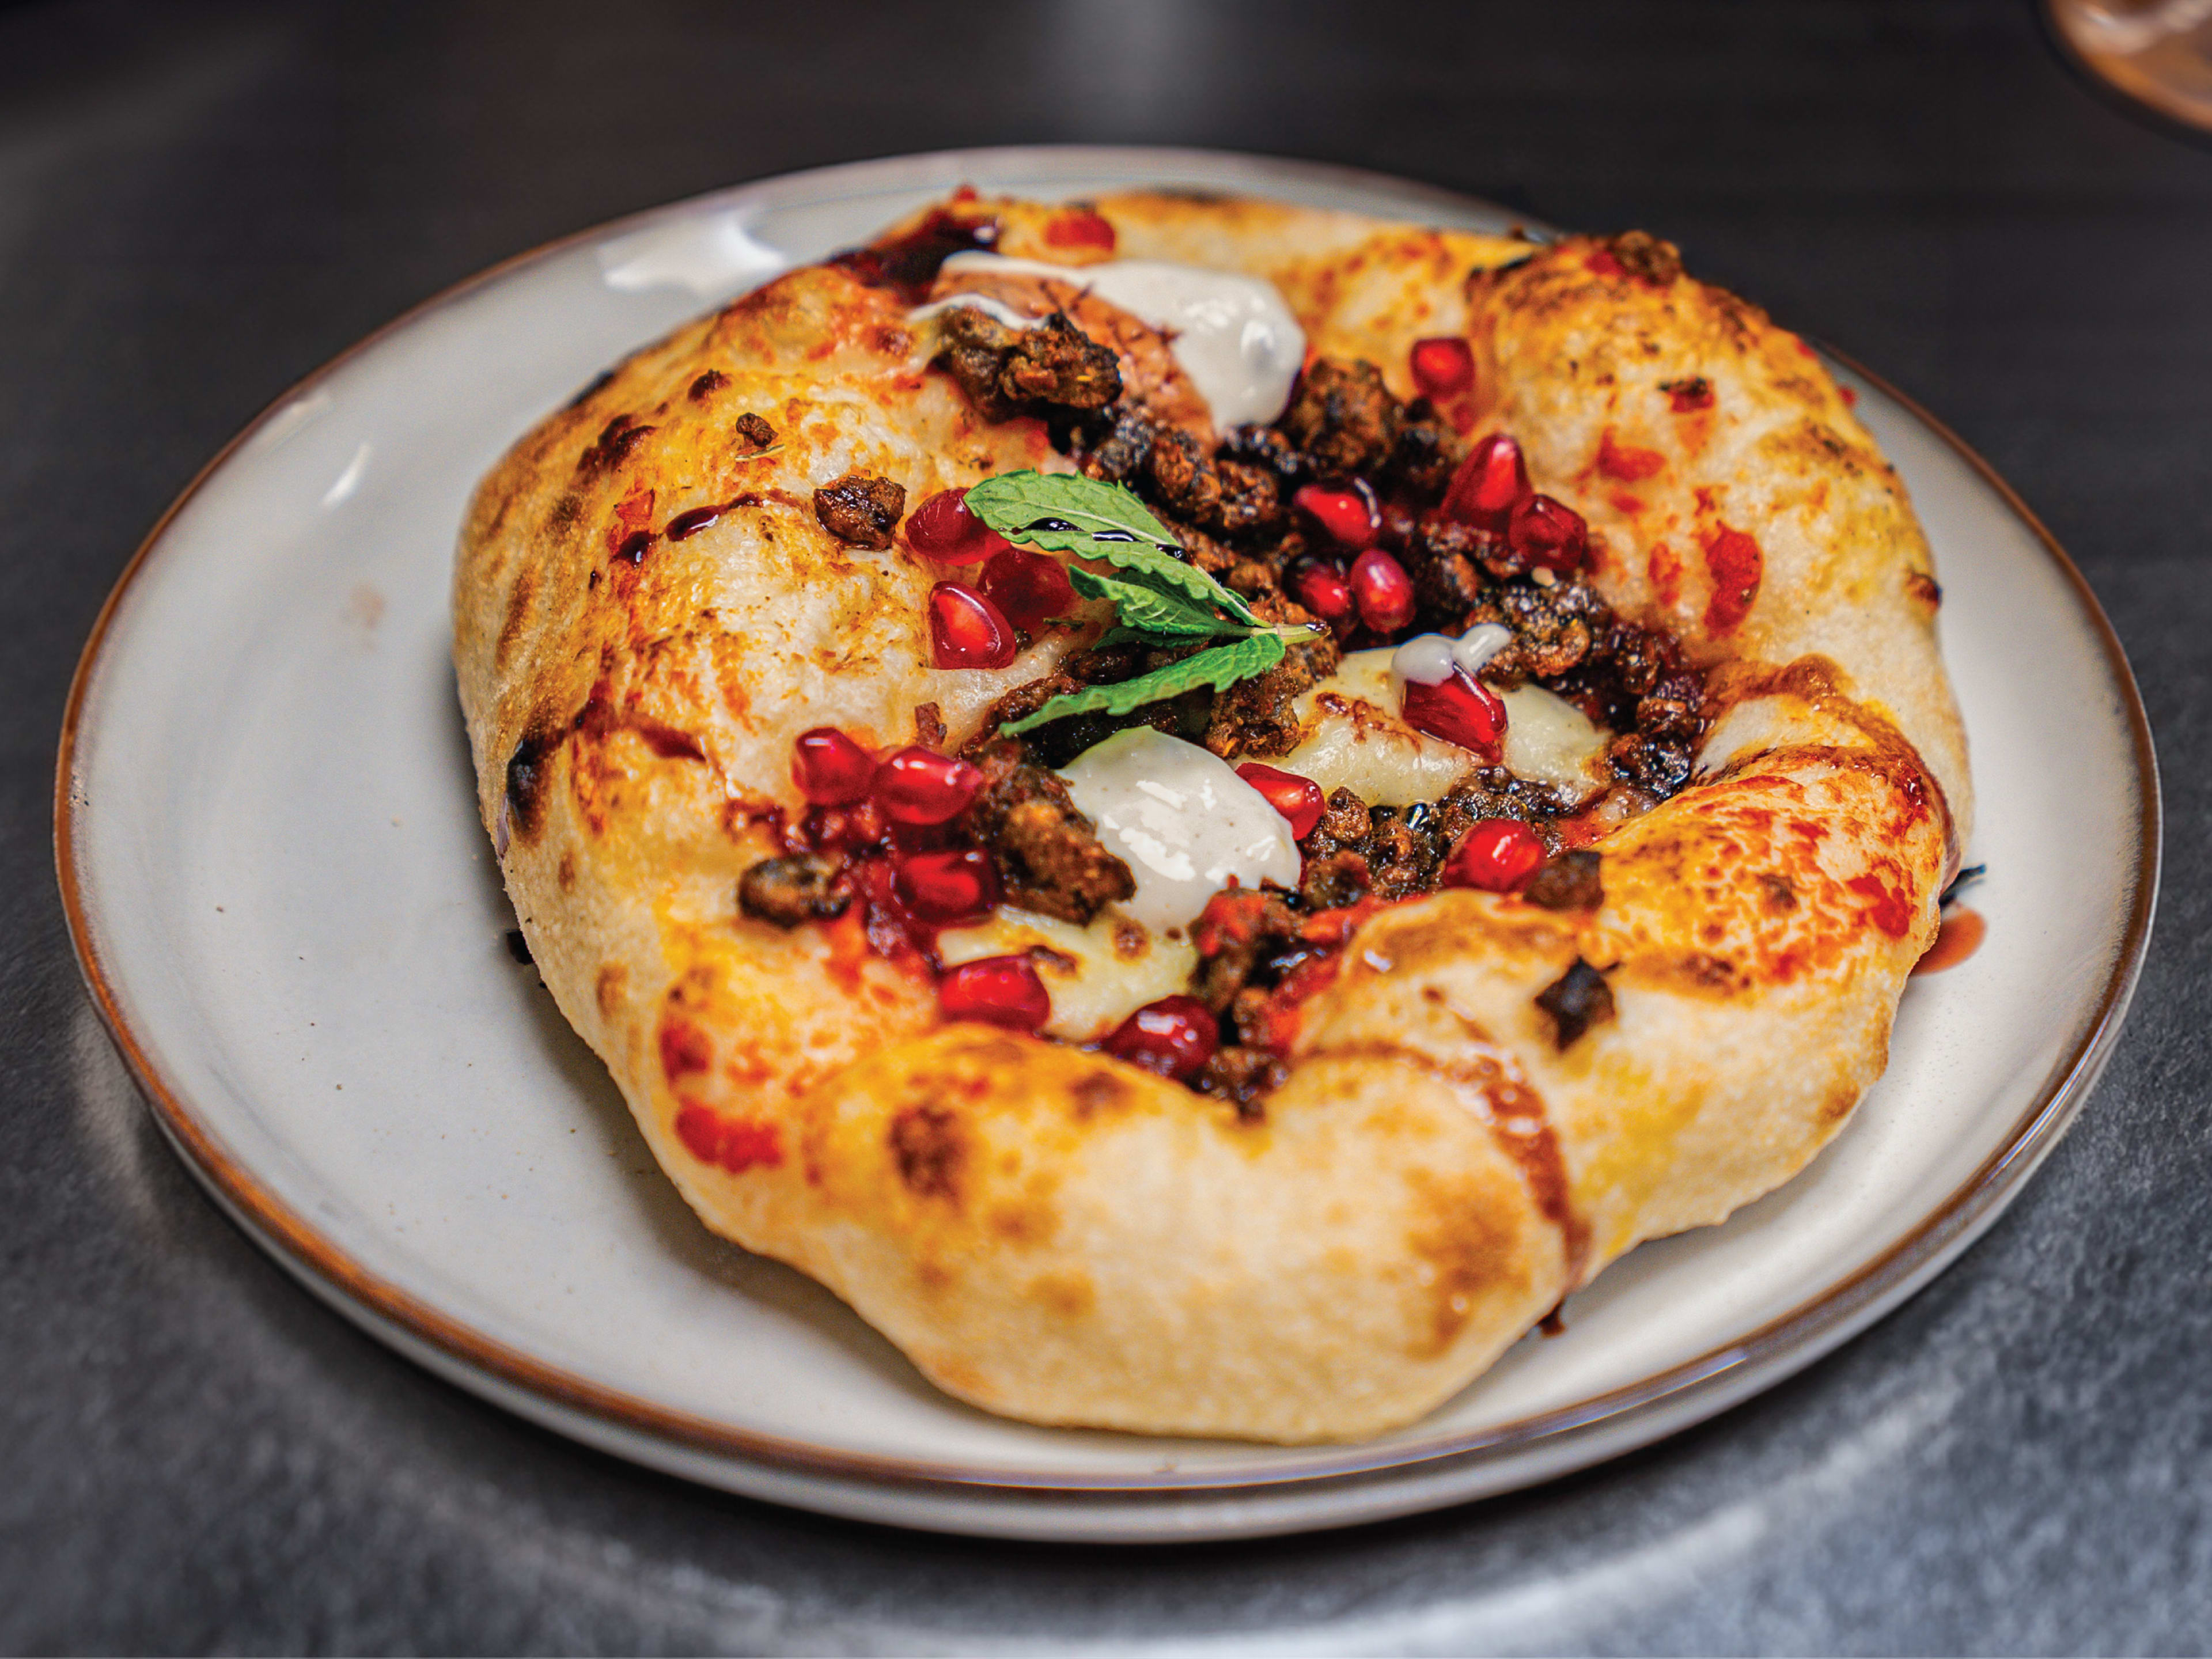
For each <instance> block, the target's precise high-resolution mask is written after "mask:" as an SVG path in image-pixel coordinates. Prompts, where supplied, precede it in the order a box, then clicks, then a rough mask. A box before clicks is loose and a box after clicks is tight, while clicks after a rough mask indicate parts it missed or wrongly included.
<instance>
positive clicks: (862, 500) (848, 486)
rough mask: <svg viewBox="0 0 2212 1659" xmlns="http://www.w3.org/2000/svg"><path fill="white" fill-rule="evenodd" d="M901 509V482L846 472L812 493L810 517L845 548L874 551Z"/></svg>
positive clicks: (903, 493)
mask: <svg viewBox="0 0 2212 1659" xmlns="http://www.w3.org/2000/svg"><path fill="white" fill-rule="evenodd" d="M763 424H765V423H763ZM771 436H773V434H771ZM905 511H906V486H905V485H903V484H896V483H892V482H891V481H890V479H889V478H877V477H870V476H869V475H868V474H866V473H865V472H848V473H847V474H846V475H845V476H844V477H842V478H839V479H838V480H836V483H827V484H824V485H823V486H822V488H821V489H817V490H816V491H815V492H814V516H815V517H816V518H817V519H818V520H821V521H822V527H823V529H824V530H826V531H828V532H829V533H830V534H831V535H833V536H835V537H836V538H837V539H838V540H839V541H841V542H843V543H844V544H846V545H847V546H848V547H865V548H867V549H869V550H872V551H878V552H879V551H881V550H883V549H884V548H887V547H889V546H890V544H891V532H892V531H893V530H894V529H896V527H897V525H898V521H899V514H901V513H903V512H905Z"/></svg>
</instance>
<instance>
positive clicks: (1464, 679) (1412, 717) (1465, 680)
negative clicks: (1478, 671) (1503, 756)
mask: <svg viewBox="0 0 2212 1659" xmlns="http://www.w3.org/2000/svg"><path fill="white" fill-rule="evenodd" d="M1404 711H1405V715H1406V724H1407V725H1408V726H1412V727H1413V729H1414V730H1415V731H1416V732H1427V733H1428V734H1429V735H1430V736H1431V737H1432V738H1443V740H1444V741H1445V742H1446V743H1455V744H1458V745H1459V746H1460V747H1461V748H1462V749H1472V750H1474V752H1475V753H1476V754H1478V755H1480V756H1481V757H1483V758H1484V759H1486V760H1489V761H1493V762H1494V761H1496V760H1497V759H1498V738H1500V737H1501V736H1502V735H1504V731H1505V705H1504V702H1501V701H1500V700H1499V698H1498V694H1497V693H1496V692H1495V691H1492V690H1491V689H1490V688H1489V687H1488V686H1486V685H1484V684H1481V683H1480V681H1478V680H1475V679H1472V678H1469V677H1468V673H1467V671H1466V670H1465V669H1462V668H1455V669H1453V670H1452V673H1451V678H1449V679H1448V680H1439V681H1437V684H1434V685H1423V684H1420V683H1419V681H1416V680H1408V681H1407V682H1406V701H1405V705H1404Z"/></svg>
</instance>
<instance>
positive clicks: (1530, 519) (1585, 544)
mask: <svg viewBox="0 0 2212 1659" xmlns="http://www.w3.org/2000/svg"><path fill="white" fill-rule="evenodd" d="M1505 541H1506V544H1507V545H1508V546H1509V547H1510V548H1511V549H1512V550H1514V551H1515V552H1516V553H1517V554H1519V555H1520V556H1522V558H1524V559H1526V560H1527V561H1528V562H1529V563H1530V564H1536V565H1541V566H1543V567H1544V568H1546V569H1547V570H1557V571H1559V572H1562V573H1565V572H1566V571H1569V570H1573V569H1576V568H1579V567H1580V566H1581V564H1582V562H1583V555H1584V554H1585V553H1587V552H1588V551H1589V526H1588V525H1586V524H1584V523H1583V515H1582V514H1581V513H1577V512H1576V511H1575V510H1574V508H1572V507H1568V506H1566V505H1565V503H1563V502H1559V501H1553V499H1552V498H1551V497H1550V496H1549V495H1531V496H1528V498H1527V499H1526V500H1524V501H1522V503H1521V504H1520V505H1519V506H1518V507H1515V508H1514V509H1513V516H1512V518H1511V519H1510V520H1508V521H1507V523H1506V526H1505Z"/></svg>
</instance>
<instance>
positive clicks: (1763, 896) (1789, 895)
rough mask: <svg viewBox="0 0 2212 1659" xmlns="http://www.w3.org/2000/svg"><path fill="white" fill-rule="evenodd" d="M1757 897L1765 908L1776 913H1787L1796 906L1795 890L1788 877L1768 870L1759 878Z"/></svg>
mask: <svg viewBox="0 0 2212 1659" xmlns="http://www.w3.org/2000/svg"><path fill="white" fill-rule="evenodd" d="M1759 898H1760V901H1761V902H1763V903H1764V904H1765V906H1766V908H1768V909H1770V910H1771V911H1773V912H1775V914H1777V915H1787V914H1788V913H1789V912H1790V911H1792V910H1795V909H1796V908H1797V890H1796V888H1795V887H1793V886H1791V885H1790V878H1789V877H1787V876H1784V875H1777V874H1774V873H1772V872H1769V873H1767V874H1765V875H1763V876H1761V877H1759Z"/></svg>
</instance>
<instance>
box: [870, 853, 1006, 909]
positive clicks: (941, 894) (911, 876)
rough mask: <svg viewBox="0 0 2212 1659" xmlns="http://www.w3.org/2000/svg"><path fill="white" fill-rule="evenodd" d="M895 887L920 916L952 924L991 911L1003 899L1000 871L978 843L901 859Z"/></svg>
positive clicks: (893, 889) (898, 894)
mask: <svg viewBox="0 0 2212 1659" xmlns="http://www.w3.org/2000/svg"><path fill="white" fill-rule="evenodd" d="M891 891H892V892H893V893H895V894H896V895H897V896H898V902H900V903H901V904H903V905H904V906H906V908H907V909H908V911H910V912H911V913H912V914H913V915H914V916H915V919H916V920H918V921H927V922H930V923H932V924H933V925H935V926H937V927H952V926H954V925H955V924H957V923H959V922H963V921H981V919H982V918H983V917H985V916H987V915H989V914H990V913H991V911H992V910H993V908H995V907H996V906H997V904H998V902H999V872H998V869H997V866H994V864H993V863H992V862H991V855H990V854H988V853H986V852H984V851H983V850H982V849H981V848H977V847H963V848H958V849H957V850H955V851H952V852H947V853H915V854H910V855H909V856H908V857H906V858H903V859H901V860H899V865H898V870H897V872H896V874H895V875H894V876H893V877H892V878H891Z"/></svg>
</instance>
